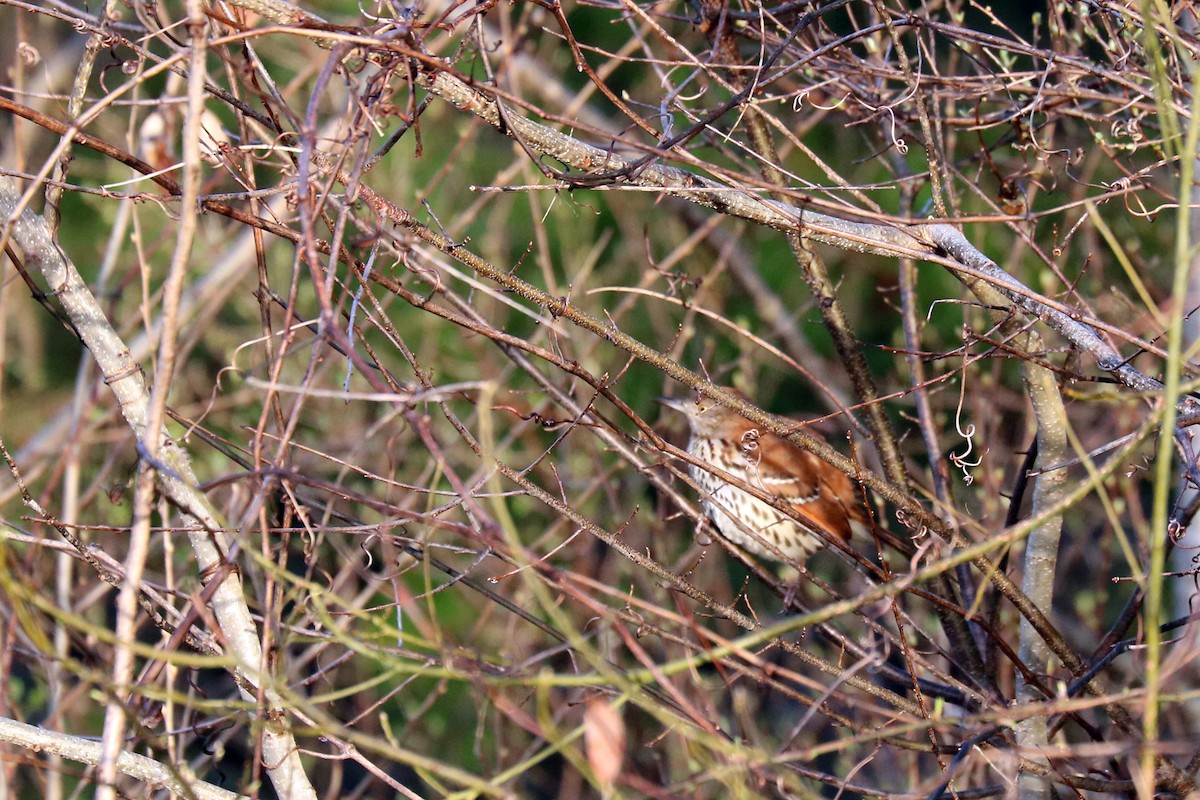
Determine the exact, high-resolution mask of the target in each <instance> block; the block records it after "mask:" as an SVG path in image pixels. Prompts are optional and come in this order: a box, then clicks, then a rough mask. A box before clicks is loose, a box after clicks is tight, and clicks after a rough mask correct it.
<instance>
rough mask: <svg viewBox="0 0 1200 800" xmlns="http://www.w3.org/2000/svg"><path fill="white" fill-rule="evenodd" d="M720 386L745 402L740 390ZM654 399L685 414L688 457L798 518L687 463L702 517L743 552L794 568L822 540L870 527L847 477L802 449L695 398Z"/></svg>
mask: <svg viewBox="0 0 1200 800" xmlns="http://www.w3.org/2000/svg"><path fill="white" fill-rule="evenodd" d="M726 391H728V392H729V393H730V394H733V395H735V396H737V397H740V398H742V399H746V397H745V395H743V394H742V393H741V392H738V391H736V390H733V389H727V390H726ZM658 402H659V403H661V404H662V405H664V406H666V407H667V408H670V409H673V410H675V411H678V412H680V413H682V414H683V415H684V416H685V417H687V421H688V425H689V427H690V429H691V436H690V438H689V440H688V444H687V452H688V454H689V455H691V456H692V457H693V458H695V459H696V460H697V461H699V462H700V463H702V464H708V465H711V466H712V467H715V468H716V469H718V470H722V471H724V472H727V473H729V474H730V475H732V476H733V477H735V478H738V479H739V480H741V481H743V482H744V483H746V484H747V485H749V486H753V487H755V488H757V489H759V490H760V491H761V492H763V493H764V494H766V495H769V496H771V497H772V498H777V501H778V502H779V503H780V504H781V505H783V506H785V507H790V508H791V509H794V510H795V511H796V512H797V513H796V516H797V517H798V518H799V519H802V520H804V522H798V521H797V520H796V519H794V518H793V517H791V516H788V515H787V514H786V513H784V512H783V511H781V510H780V509H779V508H776V507H775V506H773V505H771V504H770V503H768V502H765V501H764V500H762V499H761V498H759V497H755V496H754V495H753V494H751V493H750V492H748V491H746V490H745V489H742V488H739V487H738V486H735V485H734V484H732V483H730V482H728V481H727V480H726V479H725V478H723V477H721V476H719V475H716V474H714V473H713V472H711V471H709V470H708V469H705V468H704V467H702V466H698V465H696V464H689V465H688V472H689V473H690V474H691V477H692V480H694V481H695V482H696V485H697V486H698V487H699V488H700V492H701V495H702V498H701V508H702V510H703V512H704V514H705V516H706V517H708V518H709V519H710V520H711V521H712V522H713V524H714V525H715V526H716V528H717V531H718V533H720V534H721V536H723V537H725V538H726V539H727V540H729V541H730V542H733V543H734V544H736V545H737V546H738V547H740V548H742V549H743V550H745V551H747V552H749V553H751V554H753V555H755V556H758V557H759V558H762V559H766V560H768V561H775V562H782V563H791V564H793V565H794V566H801V565H802V564H803V563H804V561H805V560H806V559H807V558H808V556H810V555H812V554H813V553H815V552H816V551H817V550H819V549H821V548H822V547H824V546H826V544H827V540H829V539H837V540H840V541H842V542H848V541H849V539H850V537H851V536H852V535H860V536H861V535H865V534H869V533H870V532H871V531H872V530H873V529H874V528H875V526H874V524H873V523H872V522H871V519H870V517H869V516H868V514H867V511H866V508H865V505H864V502H863V497H862V492H861V490H860V489H859V488H858V486H857V485H856V484H855V483H854V481H852V480H851V479H850V478H849V477H848V476H847V475H846V474H845V473H843V472H841V471H839V470H837V469H835V468H834V467H832V466H830V465H829V464H828V463H827V462H825V461H823V460H822V459H820V458H818V457H817V456H815V455H813V454H812V453H810V452H808V451H807V450H805V449H803V448H801V447H799V446H798V445H795V444H793V443H792V442H790V441H788V440H787V439H785V438H783V437H782V436H777V435H775V434H773V433H771V432H769V431H765V430H762V428H761V427H760V426H758V425H757V424H756V423H754V422H751V421H750V420H748V419H746V418H745V417H743V416H742V415H740V414H738V413H737V412H736V411H733V410H731V409H729V408H726V407H725V406H723V405H720V404H719V403H717V402H716V401H714V400H710V399H708V398H706V397H703V396H696V397H695V398H693V399H687V398H679V397H660V398H658ZM814 438H819V437H815V436H814ZM818 530H819V531H821V532H820V533H819V532H818ZM822 533H823V534H824V535H822Z"/></svg>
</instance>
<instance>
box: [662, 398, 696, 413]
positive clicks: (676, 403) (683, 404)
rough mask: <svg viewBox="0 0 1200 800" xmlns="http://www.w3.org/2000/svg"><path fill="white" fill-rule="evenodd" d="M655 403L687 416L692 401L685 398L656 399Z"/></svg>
mask: <svg viewBox="0 0 1200 800" xmlns="http://www.w3.org/2000/svg"><path fill="white" fill-rule="evenodd" d="M654 402H656V403H658V404H660V405H664V406H666V407H667V408H670V409H672V410H674V411H678V412H680V413H681V414H686V413H687V406H688V404H690V403H691V402H692V401H691V400H688V399H686V398H684V397H656V398H654Z"/></svg>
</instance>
